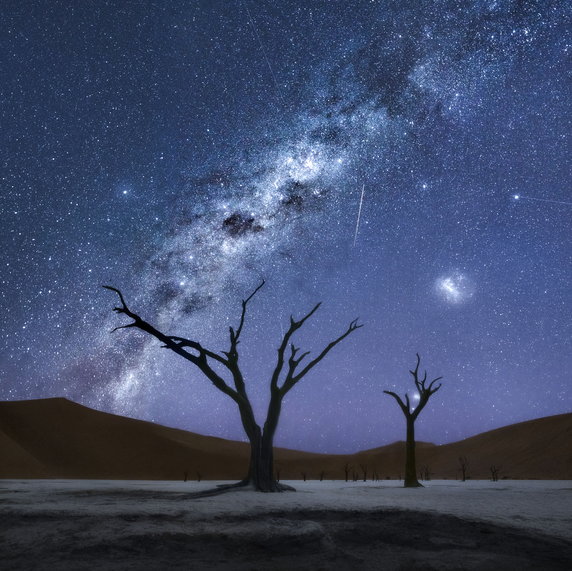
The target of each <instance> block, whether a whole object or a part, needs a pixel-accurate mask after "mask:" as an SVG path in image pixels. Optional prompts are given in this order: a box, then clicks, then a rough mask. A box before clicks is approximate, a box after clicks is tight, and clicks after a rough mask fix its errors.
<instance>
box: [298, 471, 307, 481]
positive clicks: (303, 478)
mask: <svg viewBox="0 0 572 571" xmlns="http://www.w3.org/2000/svg"><path fill="white" fill-rule="evenodd" d="M300 475H301V476H302V480H304V482H305V481H306V478H307V477H308V472H300Z"/></svg>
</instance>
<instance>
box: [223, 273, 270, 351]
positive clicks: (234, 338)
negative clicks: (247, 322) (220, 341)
mask: <svg viewBox="0 0 572 571" xmlns="http://www.w3.org/2000/svg"><path fill="white" fill-rule="evenodd" d="M265 283H266V282H265V281H264V280H262V281H261V282H260V285H259V286H258V287H257V288H256V289H255V290H254V291H253V292H252V293H251V294H250V295H249V296H248V297H247V298H246V299H243V300H242V312H241V314H240V323H239V325H238V328H237V330H236V332H235V331H234V330H233V329H232V327H231V328H230V329H231V334H230V338H231V345H234V346H235V347H236V345H238V338H239V337H240V334H241V333H242V327H243V326H244V318H245V316H246V306H247V305H248V302H249V301H250V300H251V299H252V298H253V297H254V296H255V295H256V294H257V293H258V292H259V291H260V289H261V288H262V286H263V285H264V284H265Z"/></svg>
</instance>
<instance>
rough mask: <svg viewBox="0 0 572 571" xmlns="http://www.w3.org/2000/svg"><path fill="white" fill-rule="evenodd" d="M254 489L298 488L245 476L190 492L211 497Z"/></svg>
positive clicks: (277, 491)
mask: <svg viewBox="0 0 572 571" xmlns="http://www.w3.org/2000/svg"><path fill="white" fill-rule="evenodd" d="M239 490H243V491H252V492H264V493H279V492H295V491H296V488H293V487H292V486H288V485H287V484H281V483H280V482H277V481H276V480H274V481H272V482H270V483H269V484H268V485H261V484H258V485H256V484H255V483H254V482H253V481H252V480H251V479H250V478H245V479H244V480H240V482H236V483H234V484H218V485H217V486H216V487H215V488H210V489H208V490H204V491H202V492H193V493H192V494H189V497H190V498H193V499H195V498H209V497H212V496H219V495H221V494H226V493H227V492H233V491H239Z"/></svg>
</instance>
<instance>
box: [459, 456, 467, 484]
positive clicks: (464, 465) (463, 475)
mask: <svg viewBox="0 0 572 571" xmlns="http://www.w3.org/2000/svg"><path fill="white" fill-rule="evenodd" d="M459 469H460V470H461V482H466V481H467V477H468V474H469V461H468V460H467V457H466V456H459Z"/></svg>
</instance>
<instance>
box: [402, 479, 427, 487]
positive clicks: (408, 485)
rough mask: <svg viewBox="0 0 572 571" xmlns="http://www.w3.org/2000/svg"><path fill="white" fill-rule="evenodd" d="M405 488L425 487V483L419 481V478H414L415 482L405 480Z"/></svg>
mask: <svg viewBox="0 0 572 571" xmlns="http://www.w3.org/2000/svg"><path fill="white" fill-rule="evenodd" d="M403 487H404V488H424V487H425V486H423V484H421V483H420V482H418V481H417V480H414V481H413V482H407V481H406V482H405V483H404V484H403Z"/></svg>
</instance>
